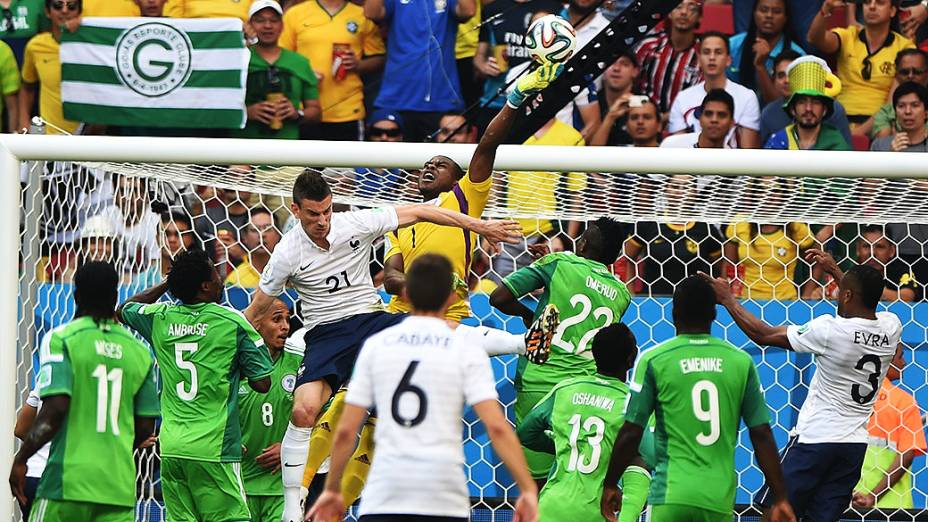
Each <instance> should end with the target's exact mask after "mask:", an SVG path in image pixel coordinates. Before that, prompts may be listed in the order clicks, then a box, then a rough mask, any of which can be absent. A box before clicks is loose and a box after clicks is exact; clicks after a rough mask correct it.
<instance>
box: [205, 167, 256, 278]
mask: <svg viewBox="0 0 928 522" xmlns="http://www.w3.org/2000/svg"><path fill="white" fill-rule="evenodd" d="M230 171H232V172H233V173H235V174H238V175H241V174H246V173H249V172H250V171H251V168H250V167H247V166H245V165H233V166H232V167H230ZM216 199H217V200H218V201H217V203H218V204H217V205H215V206H210V205H208V204H207V206H206V208H205V209H204V211H203V215H201V216H199V217H197V218H195V219H194V224H193V226H194V229H195V230H196V232H197V235H198V236H199V237H200V238H201V239H202V240H203V241H204V243H205V245H204V248H205V249H206V251H207V252H209V253H210V255H211V256H212V257H213V261H215V262H216V264H217V265H218V268H217V270H219V273H220V275H221V276H223V277H225V275H226V273H227V271H228V270H230V269H231V268H234V267H235V266H237V265H238V264H239V263H241V262H242V259H243V258H244V257H245V250H244V249H243V248H242V245H241V243H239V242H238V240H239V233H240V231H241V230H242V229H243V228H245V226H246V225H247V224H248V211H249V209H250V208H251V193H250V192H244V191H239V190H232V189H221V188H217V189H216ZM207 203H209V202H207ZM226 262H228V263H229V265H231V266H227V265H226Z"/></svg>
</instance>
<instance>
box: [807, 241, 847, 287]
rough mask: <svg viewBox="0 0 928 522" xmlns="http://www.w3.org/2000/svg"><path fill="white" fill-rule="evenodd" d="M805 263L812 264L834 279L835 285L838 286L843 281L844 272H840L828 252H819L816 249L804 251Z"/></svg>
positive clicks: (839, 268)
mask: <svg viewBox="0 0 928 522" xmlns="http://www.w3.org/2000/svg"><path fill="white" fill-rule="evenodd" d="M803 257H805V259H806V261H807V262H809V263H812V264H813V266H816V267H818V268H819V269H821V270H822V271H824V272H825V273H826V274H828V275H830V276H831V277H832V278H834V280H835V283H838V284H840V283H841V280H842V279H844V271H843V270H841V267H839V266H838V263H837V261H835V258H834V257H832V256H831V254H829V253H828V252H825V251H824V250H820V249H818V248H810V249H808V250H806V252H805V254H803Z"/></svg>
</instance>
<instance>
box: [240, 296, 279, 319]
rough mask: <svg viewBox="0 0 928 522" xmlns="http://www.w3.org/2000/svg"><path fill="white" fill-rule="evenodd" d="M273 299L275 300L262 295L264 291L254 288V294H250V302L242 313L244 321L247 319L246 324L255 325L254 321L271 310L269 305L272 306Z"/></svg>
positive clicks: (272, 297)
mask: <svg viewBox="0 0 928 522" xmlns="http://www.w3.org/2000/svg"><path fill="white" fill-rule="evenodd" d="M274 299H276V297H274V296H270V295H267V294H266V293H264V290H261V289H260V288H255V292H254V293H253V294H251V302H250V303H248V306H247V307H246V308H245V311H244V312H243V313H244V314H245V319H248V322H249V323H251V324H256V321H258V319H260V318H261V317H263V316H264V314H266V313H267V312H268V311H269V310H270V309H271V305H273V304H274Z"/></svg>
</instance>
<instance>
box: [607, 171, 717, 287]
mask: <svg viewBox="0 0 928 522" xmlns="http://www.w3.org/2000/svg"><path fill="white" fill-rule="evenodd" d="M664 187H665V188H664V191H663V193H662V194H661V196H660V199H662V200H663V201H662V202H660V203H658V204H659V205H660V206H662V207H664V208H665V209H666V210H671V209H672V208H673V207H676V209H677V211H681V210H683V211H685V210H684V209H685V208H686V205H688V204H692V203H693V202H694V200H695V199H696V195H697V193H698V192H697V186H696V179H695V178H694V177H692V176H684V175H677V176H671V177H670V179H669V180H667V182H666V183H665V185H664ZM724 242H725V238H724V237H723V236H722V233H721V231H719V229H718V228H717V227H715V226H713V225H710V224H708V223H697V222H689V223H658V222H656V221H645V222H638V223H635V225H634V228H633V229H632V233H631V234H630V235H629V237H628V239H627V240H626V241H625V245H624V250H625V257H626V259H627V261H628V264H629V265H628V268H627V270H628V272H627V274H630V275H632V274H635V273H636V272H635V269H636V267H637V266H639V263H641V262H643V265H644V270H643V273H638V274H637V277H638V278H640V279H641V280H642V281H643V283H644V286H643V288H642V293H644V294H648V295H652V296H657V295H673V291H674V289H675V288H676V287H677V285H678V284H679V283H680V282H681V281H683V280H684V279H686V278H687V277H689V276H691V275H696V274H697V273H699V272H703V273H706V274H713V273H717V272H718V271H717V270H715V266H716V265H717V262H718V260H719V258H720V257H721V255H722V243H724Z"/></svg>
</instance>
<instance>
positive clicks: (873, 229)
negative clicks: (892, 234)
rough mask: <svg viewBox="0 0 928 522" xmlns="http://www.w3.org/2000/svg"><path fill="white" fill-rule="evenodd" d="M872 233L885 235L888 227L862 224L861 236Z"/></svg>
mask: <svg viewBox="0 0 928 522" xmlns="http://www.w3.org/2000/svg"><path fill="white" fill-rule="evenodd" d="M871 233H877V234H880V235H881V236H885V235H886V229H885V228H883V225H861V227H860V235H861V236H863V235H864V234H871Z"/></svg>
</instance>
